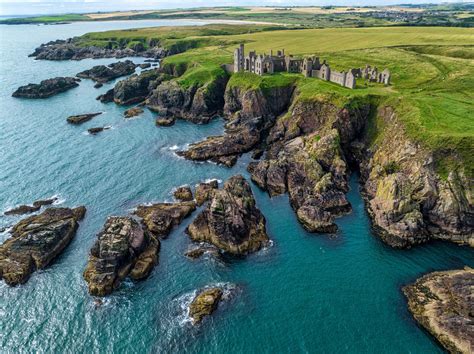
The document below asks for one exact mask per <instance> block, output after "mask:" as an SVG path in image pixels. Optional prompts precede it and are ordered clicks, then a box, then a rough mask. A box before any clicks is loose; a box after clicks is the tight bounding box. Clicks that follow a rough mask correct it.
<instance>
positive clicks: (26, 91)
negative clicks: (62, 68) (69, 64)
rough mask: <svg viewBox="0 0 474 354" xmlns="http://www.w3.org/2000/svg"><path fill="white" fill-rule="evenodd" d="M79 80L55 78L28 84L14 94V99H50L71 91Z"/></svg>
mask: <svg viewBox="0 0 474 354" xmlns="http://www.w3.org/2000/svg"><path fill="white" fill-rule="evenodd" d="M78 80H79V79H76V78H74V77H55V78H53V79H48V80H43V81H41V82H40V83H39V84H28V85H25V86H21V87H19V88H18V89H17V90H16V91H15V92H13V94H12V96H13V97H21V98H48V97H51V96H54V95H57V94H58V93H61V92H64V91H67V90H70V89H72V88H74V87H76V86H79V84H78V83H77V82H78Z"/></svg>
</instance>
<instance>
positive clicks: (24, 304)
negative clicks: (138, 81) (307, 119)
mask: <svg viewBox="0 0 474 354" xmlns="http://www.w3.org/2000/svg"><path fill="white" fill-rule="evenodd" d="M205 23H206V22H204V21H185V20H175V21H158V20H155V21H122V22H120V21H116V22H88V23H86V22H83V23H80V22H79V23H71V24H63V25H17V26H5V25H2V26H0V213H1V212H3V211H5V210H7V209H9V208H11V207H14V206H16V205H19V204H28V203H32V202H33V201H35V200H37V199H42V198H49V197H53V196H55V197H57V198H58V200H57V202H56V204H57V206H63V207H75V206H79V205H84V206H86V207H87V214H86V217H85V219H84V220H83V221H82V222H81V223H80V227H79V229H78V232H77V234H76V236H75V238H74V239H73V241H72V242H71V244H70V245H69V246H68V247H67V248H66V249H65V251H64V252H63V253H62V254H61V255H60V256H59V257H58V258H57V259H56V260H55V261H54V262H53V263H52V264H51V266H49V267H48V268H47V269H45V270H41V271H37V272H35V273H34V274H33V275H32V277H31V278H30V280H29V281H28V282H27V283H26V284H24V285H21V286H17V287H9V286H7V285H6V284H5V283H4V282H3V281H2V282H0V328H1V330H0V351H1V352H3V353H18V352H25V353H26V352H38V353H44V352H47V353H62V352H68V353H110V352H117V353H121V352H127V353H155V352H158V353H175V352H176V353H178V352H179V353H290V352H291V353H442V352H443V351H442V349H441V347H440V346H439V345H438V344H437V343H436V342H435V341H434V340H433V339H432V337H431V336H430V335H429V334H428V333H427V332H425V331H424V330H423V329H422V328H420V327H419V326H418V325H417V324H416V322H415V321H414V320H413V318H412V316H411V315H410V313H409V311H408V309H407V302H406V299H405V298H404V296H403V293H402V291H401V288H402V287H403V286H404V285H406V284H409V283H411V282H413V281H414V280H415V279H417V278H418V277H420V276H421V275H423V274H425V273H428V272H432V271H436V270H446V269H455V268H462V267H464V266H466V265H468V266H471V267H474V251H473V250H472V249H469V248H466V247H461V246H458V245H455V244H452V243H447V242H430V243H428V244H425V245H422V246H418V247H415V248H413V249H409V250H396V249H392V248H390V247H388V246H386V245H385V244H384V243H383V242H382V241H381V240H380V239H379V238H378V237H377V236H376V235H375V234H374V233H373V232H372V230H371V224H370V219H369V217H368V215H367V212H366V210H365V207H364V202H363V200H362V198H361V195H360V191H359V188H360V186H359V182H358V176H357V174H355V173H354V174H353V176H352V177H351V180H350V191H349V193H348V198H349V200H350V202H351V204H352V206H353V211H352V212H351V213H350V214H349V215H347V216H344V217H342V218H339V219H338V220H337V224H338V226H339V231H338V232H337V233H336V234H334V235H324V234H311V233H308V232H306V231H305V230H304V229H303V228H302V227H301V225H300V224H299V223H298V221H297V219H296V216H295V213H294V212H293V210H292V209H291V207H290V204H289V201H288V197H287V196H286V195H283V196H279V197H274V198H270V197H269V196H268V195H267V194H266V193H265V192H263V191H261V190H259V188H258V187H257V186H256V185H254V184H252V190H253V193H254V195H255V198H256V201H257V205H258V207H259V208H260V210H261V211H262V213H263V214H264V215H265V217H266V226H267V230H268V234H269V237H270V238H271V240H272V242H271V245H270V246H269V247H267V248H265V249H263V250H261V251H259V252H257V253H255V254H253V255H251V256H249V257H247V258H245V259H226V260H217V259H215V258H213V257H211V256H205V257H204V258H202V259H199V260H190V259H188V258H186V257H185V256H184V253H185V251H186V250H187V249H188V248H189V247H191V246H192V243H191V242H190V240H189V238H188V236H187V235H186V234H185V228H186V226H187V225H188V224H189V223H190V222H191V221H192V219H193V218H194V217H195V216H196V215H197V212H196V213H194V214H193V216H192V217H190V218H188V219H185V221H184V222H183V223H182V224H181V225H180V226H179V227H177V228H175V229H174V231H173V232H172V233H171V234H170V236H169V237H168V238H167V239H166V240H164V241H163V242H162V247H161V251H160V259H159V264H158V265H157V266H156V268H155V269H154V270H153V272H152V274H151V276H150V277H149V278H148V279H146V280H145V281H141V282H132V281H130V280H126V281H124V282H123V283H122V285H121V286H120V287H119V288H118V289H117V291H116V292H114V293H113V294H112V295H110V296H107V297H106V298H105V299H104V300H103V301H102V303H100V302H99V301H97V299H96V298H94V297H92V296H90V295H89V294H88V291H87V286H86V283H85V281H84V279H83V277H82V273H83V271H84V267H85V265H86V262H87V257H88V252H89V250H90V248H91V246H92V244H93V243H94V241H95V239H96V235H97V233H98V232H99V231H100V229H101V227H102V226H103V224H104V221H105V220H106V218H107V217H108V216H110V215H129V214H130V213H131V212H132V211H133V209H134V208H135V207H136V206H137V205H139V204H143V203H153V202H160V201H172V200H173V198H172V191H173V189H174V188H176V187H177V186H181V185H185V184H188V185H191V186H193V185H195V184H196V183H199V182H201V181H205V180H209V179H218V180H219V181H220V182H221V183H222V182H223V181H225V180H226V179H227V178H229V177H230V176H232V175H235V174H242V175H244V176H245V177H246V178H248V179H249V174H248V173H247V171H246V166H247V163H248V162H249V161H250V160H251V158H250V156H248V155H244V156H243V157H242V158H240V159H239V161H238V162H237V164H236V165H235V166H234V167H232V168H230V169H229V168H226V167H223V166H218V165H215V164H212V163H196V162H191V161H187V160H184V159H182V158H180V157H178V156H177V155H176V154H175V152H176V151H177V150H179V149H184V148H185V147H186V146H188V145H189V144H191V143H193V142H196V141H199V140H202V139H204V138H206V137H207V136H210V135H218V134H221V133H222V132H223V130H224V121H223V119H215V120H213V121H212V122H211V123H209V124H207V125H195V124H192V123H188V122H186V121H178V122H177V123H176V124H175V125H174V126H172V127H166V128H165V127H157V126H155V118H156V113H152V112H150V111H147V110H146V111H145V113H144V114H142V115H140V116H138V117H136V118H133V119H124V117H123V112H124V111H125V110H126V109H127V108H129V107H122V106H117V105H115V104H114V103H108V104H103V103H101V102H99V101H97V100H96V96H98V95H99V94H102V93H104V92H105V91H107V90H108V89H110V88H111V87H113V86H114V84H115V82H110V83H108V84H105V85H104V86H103V87H102V88H100V89H96V88H94V87H93V86H94V84H93V82H91V81H90V80H86V79H84V80H82V82H81V83H80V86H79V87H77V88H74V89H72V90H70V91H67V92H64V93H61V94H59V95H57V96H54V97H51V98H48V99H43V100H31V99H30V100H28V99H19V98H13V97H11V94H12V92H13V91H14V90H15V89H16V88H17V87H19V86H21V85H25V84H28V83H37V82H39V81H41V80H44V79H48V78H52V77H56V76H74V75H75V74H77V73H78V72H80V71H82V70H85V69H89V68H91V67H92V66H94V65H97V64H108V63H112V62H115V61H117V60H116V59H98V60H92V59H90V60H89V59H88V60H81V61H37V60H34V59H33V58H30V57H28V54H30V53H32V52H33V50H34V49H35V48H36V47H37V46H39V45H40V44H41V43H45V42H48V41H51V40H55V39H65V38H69V37H73V36H78V35H81V34H84V33H86V32H93V31H105V30H112V29H125V28H137V27H150V26H164V25H166V26H182V25H202V24H205ZM133 60H134V61H135V62H137V63H140V62H143V60H144V59H143V58H142V59H140V58H133ZM118 80H120V79H118ZM97 111H100V112H103V114H102V115H100V116H98V117H96V118H94V119H93V120H91V121H89V122H87V123H85V124H83V125H79V126H73V125H70V124H67V123H66V118H67V117H68V116H70V115H75V114H81V113H89V112H97ZM95 126H110V127H111V129H109V130H106V131H104V132H102V133H100V134H98V135H95V136H93V135H89V134H88V133H87V129H88V128H90V127H95ZM1 214H2V215H0V228H3V227H5V228H7V229H6V231H4V232H2V233H1V234H0V242H3V241H4V240H6V239H7V238H8V237H9V233H8V227H10V226H11V225H13V224H14V223H16V222H17V221H18V220H19V219H20V218H21V217H15V216H4V215H3V213H1ZM214 285H220V286H223V287H224V288H225V289H226V293H227V294H228V296H227V297H226V298H227V300H226V301H224V302H223V303H222V304H221V305H220V306H219V308H218V309H217V311H216V312H215V313H214V314H213V315H212V316H211V317H208V318H207V319H206V320H205V321H203V323H202V324H201V325H199V326H193V325H191V323H190V320H189V317H188V314H187V306H188V305H189V303H190V301H191V299H192V297H193V295H194V294H195V293H196V291H198V290H199V289H202V288H204V287H208V286H214Z"/></svg>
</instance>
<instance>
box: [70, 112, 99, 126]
mask: <svg viewBox="0 0 474 354" xmlns="http://www.w3.org/2000/svg"><path fill="white" fill-rule="evenodd" d="M100 114H102V112H97V113H86V114H79V115H76V116H69V117H68V118H67V119H66V120H67V122H68V123H70V124H82V123H85V122H88V121H90V120H91V119H92V118H94V117H97V116H98V115H100Z"/></svg>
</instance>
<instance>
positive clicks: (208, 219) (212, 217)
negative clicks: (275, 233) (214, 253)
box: [186, 175, 268, 255]
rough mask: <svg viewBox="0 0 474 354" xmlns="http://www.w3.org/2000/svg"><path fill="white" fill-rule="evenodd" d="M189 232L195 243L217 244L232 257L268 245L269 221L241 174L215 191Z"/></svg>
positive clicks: (189, 228) (188, 229) (189, 227)
mask: <svg viewBox="0 0 474 354" xmlns="http://www.w3.org/2000/svg"><path fill="white" fill-rule="evenodd" d="M186 231H187V233H188V234H189V236H190V238H191V239H192V240H193V241H196V242H207V243H210V244H213V245H214V246H216V247H218V248H219V249H221V250H222V251H224V252H226V253H228V254H231V255H246V254H248V253H252V252H255V251H258V250H259V249H261V248H262V247H263V246H265V245H266V244H267V243H268V236H267V233H266V228H265V218H264V216H263V215H262V213H261V212H260V210H258V208H257V206H256V205H255V199H254V197H253V194H252V190H251V189H250V186H249V184H248V182H247V181H246V180H245V179H244V178H243V177H242V176H240V175H237V176H233V177H231V178H229V180H227V181H226V182H225V184H224V187H223V189H221V190H215V191H214V192H213V195H212V199H211V202H210V203H209V204H208V205H207V206H206V208H205V209H204V210H203V211H202V212H201V214H199V215H198V216H197V217H196V219H194V221H193V222H192V223H191V224H190V225H189V226H188V228H187V230H186Z"/></svg>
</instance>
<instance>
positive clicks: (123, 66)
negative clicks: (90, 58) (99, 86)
mask: <svg viewBox="0 0 474 354" xmlns="http://www.w3.org/2000/svg"><path fill="white" fill-rule="evenodd" d="M136 68H137V65H136V64H135V63H133V62H132V61H131V60H125V61H119V62H117V63H112V64H109V65H107V66H106V65H96V66H94V67H92V68H91V69H88V70H84V71H81V72H80V73H79V74H77V75H76V76H77V77H80V78H83V79H91V80H93V81H96V82H98V83H105V82H108V81H112V80H114V79H116V78H118V77H121V76H127V75H130V74H133V73H134V72H135V69H136Z"/></svg>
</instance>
